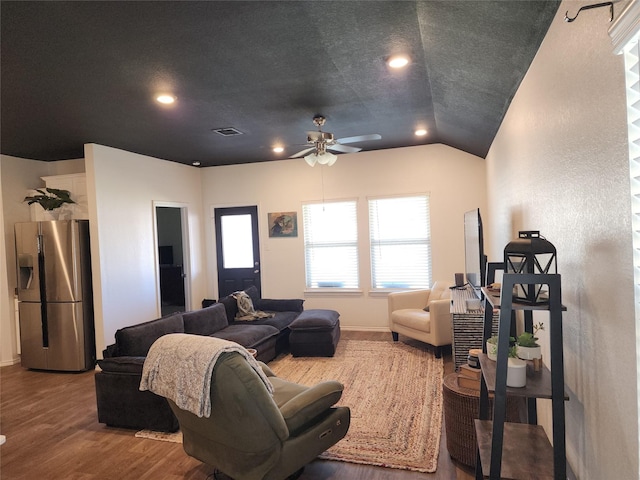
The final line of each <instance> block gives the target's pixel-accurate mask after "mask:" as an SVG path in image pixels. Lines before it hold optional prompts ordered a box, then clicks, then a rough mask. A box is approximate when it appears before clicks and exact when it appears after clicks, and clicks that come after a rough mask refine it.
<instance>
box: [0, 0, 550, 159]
mask: <svg viewBox="0 0 640 480" xmlns="http://www.w3.org/2000/svg"><path fill="white" fill-rule="evenodd" d="M558 5H559V1H556V0H548V1H533V0H513V1H511V0H498V1H487V0H485V1H478V0H472V1H458V0H448V1H446V0H437V1H417V2H416V1H209V2H206V1H200V2H194V1H159V2H155V1H140V2H137V1H122V2H121V1H105V2H102V1H91V2H88V1H87V2H85V1H70V2H59V1H56V2H29V1H18V2H11V1H2V2H1V3H0V21H1V30H0V35H1V47H0V48H1V50H0V54H1V69H2V70H1V74H2V78H1V83H0V89H1V104H0V108H1V112H0V115H1V116H0V122H1V124H0V127H1V132H0V134H1V136H0V140H1V145H0V148H1V153H3V154H6V155H12V156H17V157H22V158H29V159H36V160H62V159H71V158H81V157H83V156H84V152H83V145H84V144H85V143H99V144H102V145H108V146H112V147H116V148H120V149H123V150H127V151H130V152H136V153H141V154H145V155H150V156H153V157H157V158H162V159H167V160H171V161H176V162H181V163H185V164H192V163H193V162H196V161H197V162H200V164H201V165H202V166H212V165H228V164H238V163H248V162H261V161H269V160H279V159H283V158H287V157H289V156H291V155H292V154H294V153H296V152H298V151H299V150H301V149H303V148H305V147H306V145H305V142H306V140H307V135H306V132H307V131H308V130H315V129H316V127H315V126H314V125H313V123H312V117H313V116H314V115H315V114H322V115H324V116H325V117H326V119H327V122H326V125H325V126H324V127H323V130H325V131H328V132H332V133H334V135H335V136H336V138H341V137H351V136H358V135H364V134H371V133H377V134H380V135H381V137H382V138H381V139H380V140H371V141H365V142H358V143H352V144H351V145H352V146H355V147H359V148H363V149H364V150H378V149H388V148H395V147H403V146H411V145H420V144H427V143H443V144H447V145H450V146H452V147H455V148H458V149H460V150H463V151H466V152H469V153H472V154H474V155H477V156H480V157H485V156H486V154H487V151H488V149H489V147H490V145H491V142H492V141H493V138H494V136H495V134H496V132H497V130H498V128H499V126H500V123H501V122H502V119H503V116H504V114H505V112H506V110H507V108H508V106H509V104H510V102H511V100H512V98H513V95H514V93H515V91H516V90H517V88H518V86H519V84H520V82H521V80H522V78H523V76H524V75H525V73H526V71H527V69H528V67H529V65H530V63H531V61H532V59H533V57H534V56H535V54H536V51H537V50H538V47H539V45H540V42H541V41H542V39H543V38H544V35H545V34H546V32H547V30H548V27H549V24H550V22H551V20H552V19H553V17H554V15H555V13H556V11H557V9H558ZM397 53H404V54H407V55H408V56H409V57H410V62H409V65H407V67H405V68H404V69H400V70H392V69H390V68H389V67H388V66H387V64H386V60H387V59H388V58H389V57H390V56H392V55H394V54H397ZM157 93H171V94H172V95H174V96H175V97H176V102H175V103H174V104H173V105H170V106H166V105H164V106H163V105H161V104H158V103H157V102H156V101H155V99H154V98H155V95H156V94H157ZM220 128H222V129H228V128H232V129H235V130H237V131H238V132H241V134H236V135H231V136H223V135H219V134H217V133H215V132H214V130H215V129H220ZM416 128H426V129H427V131H428V133H427V135H425V136H423V137H417V136H416V135H414V130H415V129H416ZM277 145H281V146H283V147H284V151H283V152H282V153H274V152H273V151H272V147H274V146H277Z"/></svg>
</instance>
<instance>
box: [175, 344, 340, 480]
mask: <svg viewBox="0 0 640 480" xmlns="http://www.w3.org/2000/svg"><path fill="white" fill-rule="evenodd" d="M260 366H261V367H262V369H263V371H264V372H265V373H266V375H267V376H268V377H269V380H270V381H271V383H272V385H273V388H274V393H273V395H271V394H270V393H269V391H268V390H267V388H266V386H265V384H264V382H263V381H262V380H261V379H260V377H259V376H258V374H257V373H256V372H255V370H253V369H252V368H251V366H250V365H249V363H248V362H247V360H246V359H245V358H244V357H243V356H242V355H240V354H239V353H237V352H230V353H224V354H222V355H221V356H220V358H219V359H218V361H217V363H216V365H215V368H214V370H213V374H212V379H211V416H210V417H208V418H206V417H201V418H200V417H198V416H197V415H195V414H193V413H191V412H188V411H186V410H182V409H180V408H179V407H178V406H176V404H175V403H174V402H172V401H171V400H168V401H169V405H170V406H171V409H172V410H173V412H174V413H175V415H176V417H178V422H179V424H180V429H181V430H182V434H183V446H184V450H185V452H186V453H187V454H188V455H190V456H192V457H194V458H196V459H198V460H200V461H202V462H204V463H206V464H209V465H212V466H214V467H215V468H217V469H218V470H220V471H221V472H223V473H224V474H226V475H228V476H229V477H231V478H233V479H234V480H284V479H285V478H287V477H288V476H289V475H291V474H293V473H295V472H296V471H298V470H300V469H301V468H302V467H304V466H305V465H306V464H307V463H309V462H311V461H312V460H313V459H314V458H316V457H317V456H318V455H319V454H320V453H322V452H324V451H325V450H326V449H328V448H329V447H331V446H332V445H334V444H335V443H336V442H338V441H339V440H340V439H341V438H343V437H344V436H345V434H346V433H347V430H348V429H349V423H350V410H349V408H348V407H334V406H333V405H334V404H335V403H336V402H337V401H338V400H339V399H340V397H341V396H342V389H343V386H342V384H340V383H339V382H336V381H327V382H322V383H319V384H318V385H315V386H313V387H305V386H303V385H298V384H295V383H292V382H287V381H286V380H283V379H281V378H278V377H276V376H275V374H274V373H273V372H272V371H271V370H270V369H269V367H267V366H266V365H265V364H263V363H260Z"/></svg>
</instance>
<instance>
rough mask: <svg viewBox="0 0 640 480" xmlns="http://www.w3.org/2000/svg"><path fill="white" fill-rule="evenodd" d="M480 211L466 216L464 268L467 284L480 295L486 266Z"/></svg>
mask: <svg viewBox="0 0 640 480" xmlns="http://www.w3.org/2000/svg"><path fill="white" fill-rule="evenodd" d="M486 262H487V260H486V257H485V255H484V242H483V235H482V217H481V216H480V209H479V208H476V209H475V210H470V211H468V212H465V214H464V268H465V270H464V271H465V277H466V280H467V283H468V284H469V285H471V286H472V287H473V288H474V289H475V290H476V291H477V292H478V293H479V291H480V287H482V286H484V273H485V265H486Z"/></svg>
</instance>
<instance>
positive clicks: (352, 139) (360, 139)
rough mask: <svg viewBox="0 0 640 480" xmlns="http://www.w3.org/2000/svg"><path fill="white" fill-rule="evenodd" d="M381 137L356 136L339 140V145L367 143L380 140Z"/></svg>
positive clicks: (374, 134)
mask: <svg viewBox="0 0 640 480" xmlns="http://www.w3.org/2000/svg"><path fill="white" fill-rule="evenodd" d="M381 138H382V136H381V135H379V134H377V133H372V134H371V135H358V136H356V137H346V138H339V139H338V142H339V143H355V142H368V141H369V140H380V139H381Z"/></svg>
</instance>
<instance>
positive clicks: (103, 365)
mask: <svg viewBox="0 0 640 480" xmlns="http://www.w3.org/2000/svg"><path fill="white" fill-rule="evenodd" d="M145 358H146V357H113V358H104V359H101V360H98V366H99V367H100V369H101V370H102V371H103V372H109V373H130V374H134V375H141V374H142V367H143V365H144V360H145Z"/></svg>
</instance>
